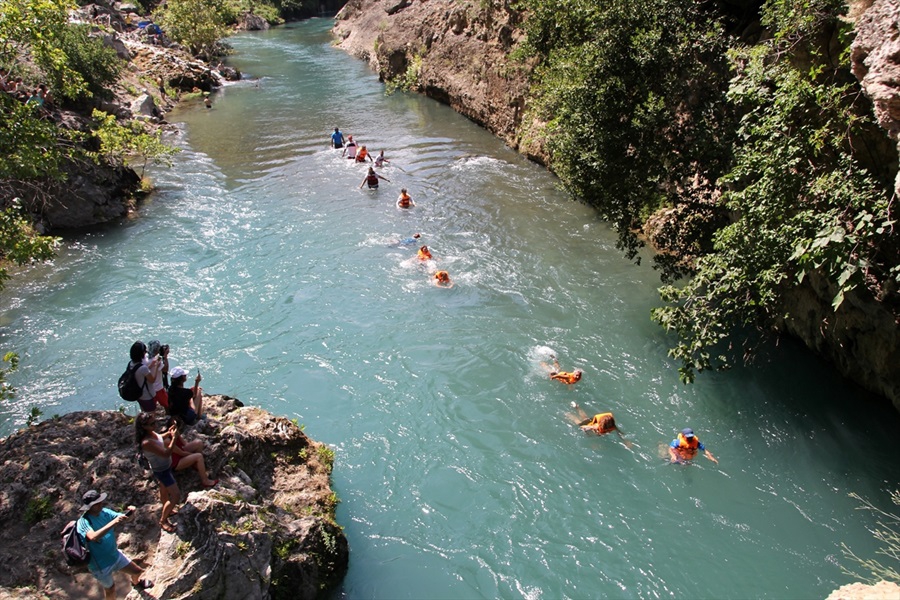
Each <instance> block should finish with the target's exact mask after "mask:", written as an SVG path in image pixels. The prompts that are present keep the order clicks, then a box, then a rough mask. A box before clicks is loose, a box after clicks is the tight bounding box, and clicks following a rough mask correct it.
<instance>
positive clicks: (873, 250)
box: [653, 0, 900, 381]
mask: <svg viewBox="0 0 900 600" xmlns="http://www.w3.org/2000/svg"><path fill="white" fill-rule="evenodd" d="M841 10H843V3H841V2H836V1H834V0H818V1H814V0H811V1H808V2H799V3H798V2H793V1H790V0H771V1H770V2H768V3H766V5H765V6H764V15H763V16H764V23H765V24H767V25H768V26H770V27H771V29H772V30H773V32H774V34H775V35H774V36H773V37H772V39H771V40H769V41H768V42H765V43H764V44H761V45H759V46H756V47H753V48H747V49H742V50H737V51H735V52H733V53H732V58H733V61H734V64H735V68H736V71H737V75H736V77H735V78H734V79H733V81H732V84H731V88H730V90H729V94H728V97H729V99H730V101H731V102H732V103H733V104H734V105H735V106H736V107H737V108H738V109H739V110H740V112H741V113H742V114H743V117H742V119H741V122H740V127H739V129H738V132H737V133H738V140H739V142H738V144H737V151H736V155H735V164H734V166H733V168H732V170H731V172H730V173H728V174H727V175H726V176H724V177H723V178H722V179H721V181H720V183H721V184H722V185H723V187H724V190H725V193H724V195H723V203H724V205H725V207H726V208H728V209H729V210H730V211H731V212H732V213H733V214H734V215H735V219H734V222H733V223H732V224H730V225H728V226H726V227H724V228H723V229H721V230H720V231H719V232H718V233H717V234H716V236H715V243H714V251H713V252H712V253H710V254H708V255H707V256H704V257H703V258H701V259H700V260H699V261H698V263H697V265H696V267H697V271H696V275H695V276H694V277H693V278H692V279H691V280H690V282H688V283H687V285H685V286H684V287H680V288H679V287H675V286H666V287H663V288H662V289H661V296H662V299H663V300H664V301H665V302H667V303H668V304H667V306H665V307H663V308H660V309H657V310H655V311H654V313H653V318H654V319H655V320H656V321H658V322H659V323H660V324H662V325H663V326H664V327H665V328H666V329H668V330H670V331H673V332H675V333H677V335H678V337H679V341H678V344H677V345H676V346H675V347H674V348H673V349H671V350H670V355H671V356H673V357H674V358H676V359H678V360H679V361H680V362H681V368H680V373H681V378H682V379H683V380H684V381H692V380H693V378H694V376H695V374H696V373H697V372H699V371H703V370H705V369H709V368H713V367H724V366H727V365H729V364H730V363H732V362H733V360H734V355H735V354H736V353H737V352H738V348H740V350H741V351H742V352H744V353H747V352H752V350H753V348H754V346H755V344H756V343H757V342H758V341H759V340H760V339H761V336H760V335H759V334H760V333H763V334H764V333H765V332H768V331H770V330H771V328H772V327H773V326H774V325H776V324H777V323H778V321H779V320H780V319H781V318H783V317H784V316H786V315H785V314H784V308H783V306H784V299H785V294H786V293H787V292H788V290H790V289H791V288H792V287H794V286H796V285H797V284H798V283H799V282H802V281H803V279H804V278H805V277H807V276H808V274H809V273H810V272H811V271H816V272H817V273H820V274H822V275H824V276H825V277H826V278H827V279H828V281H829V282H831V283H832V284H833V285H834V286H835V289H836V290H837V292H836V295H835V297H834V301H833V306H834V309H835V310H837V309H838V308H839V307H840V306H841V303H842V301H843V299H844V296H845V294H846V293H847V292H849V291H851V290H854V289H858V288H860V289H862V290H863V293H872V294H874V295H878V296H880V295H882V294H883V293H885V292H886V291H887V290H888V289H889V288H890V287H891V286H892V285H894V284H896V283H897V282H898V281H900V267H898V266H897V261H896V259H897V256H898V248H897V241H896V239H895V238H892V233H893V225H894V220H893V218H892V217H891V214H890V204H889V200H890V197H891V192H890V191H889V189H888V188H889V185H888V182H886V181H880V180H879V179H878V178H876V177H874V176H873V175H872V174H871V173H870V172H868V171H867V170H866V169H865V168H863V166H862V165H861V163H860V161H859V160H858V158H857V156H856V155H855V151H854V144H853V143H852V142H853V141H854V140H855V139H862V137H863V136H865V135H866V128H867V126H868V124H869V123H868V120H867V119H866V118H864V117H863V116H862V115H864V114H865V111H866V110H867V109H868V107H867V106H861V105H860V104H861V94H859V90H858V85H857V84H856V82H855V80H853V79H852V77H851V76H850V74H849V69H848V64H847V63H846V54H845V55H844V56H843V58H842V64H841V66H840V68H834V67H831V66H830V65H829V63H828V61H826V57H825V56H824V54H819V53H817V50H818V46H817V44H818V43H819V40H820V39H822V38H823V37H825V38H830V37H831V35H825V36H823V35H822V34H823V33H830V31H833V30H836V29H840V28H842V27H844V25H843V24H842V22H841V21H840V19H839V16H840V11H841ZM797 56H806V57H809V59H810V61H811V62H810V63H807V64H801V63H800V61H798V60H797ZM891 280H893V284H891V283H889V282H890V281H891ZM866 288H867V289H866ZM754 332H755V333H754ZM735 337H739V338H740V339H741V341H742V343H741V344H736V343H735V339H734V338H735ZM763 337H764V336H763Z"/></svg>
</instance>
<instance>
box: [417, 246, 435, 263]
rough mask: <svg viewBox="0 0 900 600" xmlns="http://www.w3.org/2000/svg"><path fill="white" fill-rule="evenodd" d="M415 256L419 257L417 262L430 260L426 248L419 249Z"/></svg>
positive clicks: (428, 251) (429, 251)
mask: <svg viewBox="0 0 900 600" xmlns="http://www.w3.org/2000/svg"><path fill="white" fill-rule="evenodd" d="M416 256H418V257H419V260H431V259H432V256H431V250H429V249H428V246H422V247H421V248H419V251H418V252H417V253H416Z"/></svg>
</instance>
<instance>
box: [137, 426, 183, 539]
mask: <svg viewBox="0 0 900 600" xmlns="http://www.w3.org/2000/svg"><path fill="white" fill-rule="evenodd" d="M176 433H178V428H177V426H176V425H175V424H174V423H173V424H172V425H171V426H170V427H169V429H168V430H167V431H166V433H165V434H163V435H160V434H158V433H157V432H156V415H154V414H153V413H141V414H139V415H138V416H137V418H135V420H134V440H135V442H136V443H137V446H138V448H139V449H140V450H141V452H142V453H143V455H144V457H145V458H146V459H147V462H149V463H150V469H151V470H152V471H153V476H154V477H155V478H156V480H157V481H159V501H160V502H161V503H162V515H161V516H160V518H159V527H160V529H162V530H163V531H166V532H168V533H175V526H174V525H173V524H172V523H170V522H169V516H170V515H171V514H172V511H174V510H175V506H177V505H178V503H179V502H180V501H181V490H180V489H178V483H177V482H176V481H175V474H174V472H173V471H172V449H173V448H174V447H175V437H176Z"/></svg>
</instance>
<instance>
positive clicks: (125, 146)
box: [92, 109, 180, 178]
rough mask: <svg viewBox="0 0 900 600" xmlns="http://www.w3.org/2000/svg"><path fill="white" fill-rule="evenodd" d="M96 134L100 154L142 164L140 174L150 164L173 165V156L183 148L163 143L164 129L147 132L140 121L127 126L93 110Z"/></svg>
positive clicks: (132, 163)
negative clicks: (98, 140)
mask: <svg viewBox="0 0 900 600" xmlns="http://www.w3.org/2000/svg"><path fill="white" fill-rule="evenodd" d="M92 116H93V119H94V121H95V122H96V124H97V129H96V131H95V132H96V134H97V137H98V138H99V139H100V153H101V154H102V155H103V156H104V157H105V158H106V159H107V160H109V161H110V162H111V163H113V164H125V165H127V166H129V167H132V168H136V167H140V174H139V175H140V177H141V178H143V177H144V170H145V169H146V168H147V165H148V164H151V163H154V164H164V165H166V166H170V165H171V158H172V156H174V155H175V154H177V153H178V152H179V151H180V150H179V149H178V148H175V147H173V146H169V145H168V144H165V143H163V141H162V132H161V131H158V130H157V131H155V132H148V131H146V130H145V129H144V126H143V125H142V124H141V123H139V122H138V121H130V122H128V123H127V124H126V125H120V124H119V123H118V122H116V118H115V116H113V115H110V114H107V113H105V112H103V111H100V110H96V109H95V110H94V113H93V115H92Z"/></svg>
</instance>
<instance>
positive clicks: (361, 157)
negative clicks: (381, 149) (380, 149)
mask: <svg viewBox="0 0 900 600" xmlns="http://www.w3.org/2000/svg"><path fill="white" fill-rule="evenodd" d="M367 154H369V151H368V150H366V149H365V148H360V149H359V150H358V151H357V153H356V162H366V155H367Z"/></svg>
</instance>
